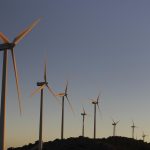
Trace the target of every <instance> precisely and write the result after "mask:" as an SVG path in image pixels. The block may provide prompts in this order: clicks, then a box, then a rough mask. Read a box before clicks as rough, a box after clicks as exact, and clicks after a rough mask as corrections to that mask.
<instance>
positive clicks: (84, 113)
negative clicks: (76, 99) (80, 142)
mask: <svg viewBox="0 0 150 150" xmlns="http://www.w3.org/2000/svg"><path fill="white" fill-rule="evenodd" d="M82 109H83V112H82V113H81V116H82V136H83V137H84V120H85V116H86V115H87V114H86V112H85V109H84V107H83V106H82Z"/></svg>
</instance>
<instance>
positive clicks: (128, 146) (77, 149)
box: [8, 136, 150, 150]
mask: <svg viewBox="0 0 150 150" xmlns="http://www.w3.org/2000/svg"><path fill="white" fill-rule="evenodd" d="M37 149H38V141H36V142H35V143H34V144H31V143H30V144H29V145H25V146H23V147H18V148H12V147H11V148H8V150H37ZM43 150H150V143H145V142H143V141H142V140H134V139H131V138H126V137H118V136H116V137H108V138H103V139H95V140H93V139H90V138H87V137H85V138H83V137H78V138H68V139H64V140H59V139H56V140H54V141H49V142H45V143H44V146H43Z"/></svg>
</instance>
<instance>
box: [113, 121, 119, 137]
mask: <svg viewBox="0 0 150 150" xmlns="http://www.w3.org/2000/svg"><path fill="white" fill-rule="evenodd" d="M112 121H113V123H112V125H113V136H116V125H117V124H118V123H119V121H120V120H119V121H116V122H115V121H114V120H113V119H112Z"/></svg>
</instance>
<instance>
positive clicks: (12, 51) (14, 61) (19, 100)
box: [11, 49, 22, 114]
mask: <svg viewBox="0 0 150 150" xmlns="http://www.w3.org/2000/svg"><path fill="white" fill-rule="evenodd" d="M11 54H12V60H13V66H14V72H15V80H16V86H17V93H18V102H19V109H20V114H22V110H21V99H20V97H21V96H20V95H21V94H20V88H19V81H18V71H17V65H16V59H15V55H14V50H13V49H12V50H11Z"/></svg>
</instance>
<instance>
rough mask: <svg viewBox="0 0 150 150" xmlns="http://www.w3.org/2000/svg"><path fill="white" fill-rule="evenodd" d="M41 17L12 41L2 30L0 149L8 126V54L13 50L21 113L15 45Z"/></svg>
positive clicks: (0, 49) (2, 146) (3, 145)
mask: <svg viewBox="0 0 150 150" xmlns="http://www.w3.org/2000/svg"><path fill="white" fill-rule="evenodd" d="M39 21H40V19H38V20H36V21H34V22H33V23H32V24H31V25H30V26H29V27H27V28H26V29H25V30H23V31H22V32H21V33H20V34H19V35H18V36H16V38H14V40H13V41H12V42H9V40H8V38H7V37H6V36H5V35H4V34H3V33H2V32H0V40H2V42H3V44H0V51H4V53H3V72H2V87H1V109H0V150H4V149H5V127H6V89H7V59H8V57H7V54H8V50H10V51H11V55H12V60H13V67H14V72H15V80H16V86H17V93H18V101H19V108H20V114H21V101H20V89H19V83H18V72H17V66H16V59H15V54H14V47H15V46H16V45H17V44H18V43H19V42H20V41H21V40H22V39H23V38H24V37H25V36H26V35H27V34H28V33H29V32H30V31H31V30H32V29H33V28H34V27H35V26H36V24H37V23H38V22H39Z"/></svg>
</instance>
